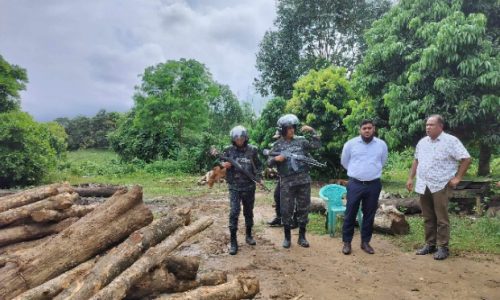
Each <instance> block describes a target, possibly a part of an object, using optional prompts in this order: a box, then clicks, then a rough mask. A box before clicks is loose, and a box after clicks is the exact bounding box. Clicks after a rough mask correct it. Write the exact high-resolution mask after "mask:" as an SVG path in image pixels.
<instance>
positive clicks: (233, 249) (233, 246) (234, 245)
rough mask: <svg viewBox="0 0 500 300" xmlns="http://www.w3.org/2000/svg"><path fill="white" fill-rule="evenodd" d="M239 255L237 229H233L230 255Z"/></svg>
mask: <svg viewBox="0 0 500 300" xmlns="http://www.w3.org/2000/svg"><path fill="white" fill-rule="evenodd" d="M236 253H238V241H237V240H236V229H231V247H229V254H231V255H236Z"/></svg>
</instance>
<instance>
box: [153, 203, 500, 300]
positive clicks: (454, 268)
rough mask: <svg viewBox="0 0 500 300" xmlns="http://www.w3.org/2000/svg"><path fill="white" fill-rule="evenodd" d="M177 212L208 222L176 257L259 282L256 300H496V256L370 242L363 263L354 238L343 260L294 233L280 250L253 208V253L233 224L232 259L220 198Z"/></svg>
mask: <svg viewBox="0 0 500 300" xmlns="http://www.w3.org/2000/svg"><path fill="white" fill-rule="evenodd" d="M176 205H182V206H190V207H192V208H193V212H194V215H195V216H196V215H211V216H213V217H214V218H215V223H214V225H213V226H212V227H211V228H209V230H207V231H205V232H203V233H202V234H201V235H200V236H199V237H196V239H195V240H194V241H192V244H191V245H190V246H185V247H184V248H181V249H180V251H181V252H182V253H183V254H186V255H200V256H202V257H203V258H204V262H203V265H202V269H219V270H226V271H228V273H229V275H233V274H236V273H237V272H248V273H251V274H254V275H256V276H258V278H259V279H260V288H261V292H260V293H259V295H258V296H257V299H318V300H320V299H500V267H499V262H500V257H499V256H496V255H470V256H465V257H457V256H452V257H450V258H449V259H447V260H445V261H435V260H433V259H432V256H423V257H422V256H416V255H414V254H413V253H405V252H402V251H401V250H399V248H397V247H396V246H394V245H392V244H391V243H390V242H389V241H388V240H386V239H382V238H381V237H380V236H377V235H375V236H374V238H373V240H372V246H373V247H374V248H375V251H376V254H375V255H368V254H366V253H364V252H363V251H362V250H361V249H359V246H358V244H359V234H358V232H357V231H356V236H355V239H354V241H353V246H354V247H353V254H352V255H350V256H345V255H343V254H342V253H341V246H342V243H341V239H340V238H339V237H334V238H330V237H329V236H328V235H322V236H318V235H308V239H309V242H310V243H311V247H310V248H307V249H305V248H302V247H299V246H298V245H297V243H296V241H297V234H298V233H297V230H294V231H293V232H292V247H291V248H290V249H283V248H282V247H281V243H282V240H283V235H282V228H269V227H267V226H266V225H265V221H266V220H269V219H270V218H272V216H273V210H272V208H270V207H269V206H267V205H265V206H264V205H260V206H256V207H255V209H254V213H255V223H256V226H255V229H256V234H255V238H256V240H257V245H256V246H248V245H246V244H245V243H244V225H243V224H244V222H243V217H242V216H240V224H241V226H240V231H239V236H238V237H239V239H238V241H239V245H240V251H239V252H238V254H237V255H236V256H231V255H228V254H227V245H228V243H229V233H228V229H227V220H228V211H229V205H228V201H227V199H226V197H225V196H224V195H222V196H217V198H211V199H206V198H204V199H199V200H196V199H191V200H189V201H181V200H177V201H176ZM156 209H158V206H156Z"/></svg>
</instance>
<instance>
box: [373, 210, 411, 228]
mask: <svg viewBox="0 0 500 300" xmlns="http://www.w3.org/2000/svg"><path fill="white" fill-rule="evenodd" d="M373 229H374V230H376V231H380V232H383V233H389V234H408V233H409V232H410V225H409V224H408V222H407V221H406V219H405V215H404V214H403V213H402V212H400V211H398V210H397V209H396V207H394V206H392V205H390V206H385V205H384V204H383V205H382V206H381V207H379V209H378V210H377V213H376V214H375V221H374V222H373Z"/></svg>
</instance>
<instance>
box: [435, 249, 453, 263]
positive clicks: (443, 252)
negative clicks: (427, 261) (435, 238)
mask: <svg viewBox="0 0 500 300" xmlns="http://www.w3.org/2000/svg"><path fill="white" fill-rule="evenodd" d="M449 255H450V250H448V247H446V246H443V247H438V248H437V251H436V253H434V259H435V260H443V259H446V258H447V257H448V256H449Z"/></svg>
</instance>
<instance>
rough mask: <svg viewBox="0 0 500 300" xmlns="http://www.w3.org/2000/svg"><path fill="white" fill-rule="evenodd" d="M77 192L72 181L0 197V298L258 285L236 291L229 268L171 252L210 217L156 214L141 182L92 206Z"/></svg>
mask: <svg viewBox="0 0 500 300" xmlns="http://www.w3.org/2000/svg"><path fill="white" fill-rule="evenodd" d="M78 197H79V195H78V193H76V192H75V190H74V189H72V188H71V187H70V186H69V185H67V184H54V185H49V186H44V187H40V188H36V189H32V190H28V191H24V192H20V193H17V194H13V195H8V196H5V197H0V243H2V245H3V247H2V248H0V299H151V298H153V297H157V296H160V295H162V297H164V295H165V293H167V295H168V296H169V297H178V296H179V293H184V292H187V291H189V290H193V289H194V290H193V291H196V290H197V289H196V288H198V287H206V286H210V287H211V288H212V289H215V290H222V291H225V292H226V293H231V294H234V295H237V297H239V298H227V299H242V297H245V298H248V297H253V296H254V295H255V294H257V293H258V281H257V282H256V283H255V282H252V284H253V285H250V284H248V283H247V285H245V286H244V287H243V289H244V290H245V291H244V293H241V291H240V290H241V289H242V286H241V285H240V286H237V285H236V284H233V285H232V286H231V287H232V289H234V291H231V290H228V287H227V275H226V274H225V273H224V272H220V271H206V272H204V273H199V272H198V269H199V264H200V259H199V258H196V257H178V256H174V255H173V254H172V252H174V251H175V250H176V248H177V247H178V246H180V245H181V244H182V243H184V242H185V241H186V240H188V239H189V238H190V237H192V236H194V235H196V234H197V233H199V232H201V231H203V230H205V229H206V228H207V227H209V226H210V225H211V224H212V223H213V220H212V219H211V218H209V217H203V218H200V219H198V220H196V221H195V222H193V223H191V221H190V218H191V217H190V211H189V210H188V209H177V210H173V211H170V212H168V213H167V214H166V215H165V216H163V217H160V218H157V219H156V220H154V221H153V214H152V212H151V211H150V210H149V208H147V207H146V206H145V204H144V203H143V201H142V189H141V188H140V187H138V186H134V187H132V188H130V189H125V188H123V189H120V190H118V191H116V192H115V193H114V194H113V196H111V197H110V198H108V199H107V200H106V201H105V202H104V203H102V204H96V205H89V206H87V207H80V206H79V205H76V204H74V202H75V201H76V200H77V199H78ZM50 234H52V235H50ZM44 235H48V236H45V237H43V236H44ZM27 240H31V241H29V242H21V243H20V241H27ZM242 276H244V275H239V277H237V278H240V277H241V278H244V277H242ZM244 280H248V279H241V280H240V281H238V282H246V281H244ZM255 280H256V279H255ZM249 291H250V294H249ZM219 293H220V292H219ZM251 293H253V294H251ZM238 295H240V296H241V297H240V296H238ZM216 297H217V296H213V297H211V298H210V297H209V298H203V299H221V298H220V297H219V298H216ZM174 299H177V298H174ZM200 299H201V298H200Z"/></svg>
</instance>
